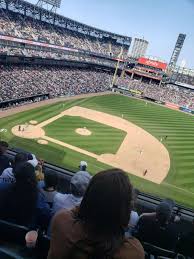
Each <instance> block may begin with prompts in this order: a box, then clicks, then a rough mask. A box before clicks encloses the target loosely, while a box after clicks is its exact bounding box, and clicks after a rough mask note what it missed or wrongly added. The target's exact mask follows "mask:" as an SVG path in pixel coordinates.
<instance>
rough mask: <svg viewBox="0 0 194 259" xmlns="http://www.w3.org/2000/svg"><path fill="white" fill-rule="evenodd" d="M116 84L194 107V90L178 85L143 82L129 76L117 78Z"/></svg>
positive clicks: (157, 98)
mask: <svg viewBox="0 0 194 259" xmlns="http://www.w3.org/2000/svg"><path fill="white" fill-rule="evenodd" d="M117 85H118V86H121V87H125V88H126V89H129V90H130V89H132V90H137V91H140V92H141V93H142V95H143V96H145V97H149V98H152V99H155V100H157V101H161V102H169V103H173V104H177V105H178V106H184V107H187V108H190V109H194V90H192V89H189V88H184V87H179V86H176V85H173V84H161V85H160V86H159V85H158V84H154V83H145V82H143V81H140V80H133V79H131V78H130V77H128V76H127V77H125V78H121V77H118V78H117Z"/></svg>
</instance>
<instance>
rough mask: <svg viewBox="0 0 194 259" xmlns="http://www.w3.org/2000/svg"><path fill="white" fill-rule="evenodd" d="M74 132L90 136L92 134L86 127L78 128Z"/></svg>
mask: <svg viewBox="0 0 194 259" xmlns="http://www.w3.org/2000/svg"><path fill="white" fill-rule="evenodd" d="M75 132H76V133H77V134H79V135H82V136H90V135H91V134H92V132H91V131H90V130H88V129H86V128H78V129H76V130H75Z"/></svg>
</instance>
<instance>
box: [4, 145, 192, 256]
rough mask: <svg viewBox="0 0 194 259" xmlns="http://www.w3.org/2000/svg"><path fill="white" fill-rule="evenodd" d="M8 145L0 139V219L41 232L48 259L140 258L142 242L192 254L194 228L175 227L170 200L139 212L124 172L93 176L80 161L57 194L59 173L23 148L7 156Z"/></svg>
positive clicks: (134, 195)
mask: <svg viewBox="0 0 194 259" xmlns="http://www.w3.org/2000/svg"><path fill="white" fill-rule="evenodd" d="M7 149H8V143H6V142H4V141H0V220H6V221H9V222H12V223H15V224H20V225H23V226H26V227H28V228H30V229H33V230H37V229H38V230H39V232H40V231H44V232H45V231H46V232H47V234H48V236H49V237H50V250H49V252H48V259H52V258H53V259H57V258H59V259H60V258H67V259H68V258H79V259H82V258H83V259H86V258H88V259H89V258H97V259H105V258H113V259H114V258H115V259H116V258H120V259H125V258H130V259H143V258H145V253H144V248H143V246H144V245H145V242H146V243H149V244H152V245H154V246H157V247H160V248H162V249H166V250H169V251H174V252H176V253H178V252H179V253H184V255H187V256H189V258H193V256H194V252H193V242H194V227H193V225H192V228H191V229H190V231H189V232H188V231H187V232H185V233H183V232H181V231H180V227H179V226H180V224H181V218H180V217H179V216H178V215H176V214H175V212H174V208H175V203H174V201H173V200H170V199H165V200H163V201H162V202H161V203H159V204H158V206H157V207H156V209H155V211H152V212H149V213H143V214H141V215H138V212H137V210H136V204H137V195H138V191H137V190H135V189H134V187H133V186H132V184H131V182H130V180H129V177H128V175H127V174H126V173H125V172H124V171H122V170H120V169H109V170H106V171H101V172H99V173H98V174H96V175H95V176H93V177H92V176H91V175H90V173H89V172H88V169H89V166H88V164H87V162H86V161H81V162H80V165H79V170H78V172H77V173H75V174H74V175H73V176H72V177H71V180H70V183H69V191H66V193H61V192H60V190H58V175H57V174H56V172H55V171H54V170H53V169H48V168H45V167H44V162H43V161H42V160H39V159H37V158H36V156H35V155H33V154H30V153H27V152H24V151H21V152H19V153H17V154H16V155H15V157H14V159H13V160H12V158H10V157H9V156H8V155H7V153H6V152H7ZM107 186H108V188H107Z"/></svg>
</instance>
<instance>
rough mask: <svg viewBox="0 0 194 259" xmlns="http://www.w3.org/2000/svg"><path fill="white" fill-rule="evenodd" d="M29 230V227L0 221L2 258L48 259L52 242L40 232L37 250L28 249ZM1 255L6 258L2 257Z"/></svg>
mask: <svg viewBox="0 0 194 259" xmlns="http://www.w3.org/2000/svg"><path fill="white" fill-rule="evenodd" d="M29 230H30V229H28V228H27V227H24V226H20V225H17V224H13V223H10V222H7V221H4V220H0V258H5V259H6V258H29V257H30V258H36V259H37V258H40V259H44V258H47V254H48V250H49V246H50V240H49V238H48V237H47V236H45V235H43V234H42V233H40V232H39V235H38V240H37V245H36V248H35V249H33V250H31V251H30V250H28V249H26V244H25V235H26V233H27V232H28V231H29ZM1 253H4V254H5V257H3V256H2V257H1ZM6 256H8V257H6ZM9 256H11V257H9Z"/></svg>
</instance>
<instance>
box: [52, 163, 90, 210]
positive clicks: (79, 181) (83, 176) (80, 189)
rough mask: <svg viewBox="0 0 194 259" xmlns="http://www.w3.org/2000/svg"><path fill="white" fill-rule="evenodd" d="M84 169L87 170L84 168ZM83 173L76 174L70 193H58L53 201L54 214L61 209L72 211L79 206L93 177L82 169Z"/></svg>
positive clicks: (71, 182) (71, 183)
mask: <svg viewBox="0 0 194 259" xmlns="http://www.w3.org/2000/svg"><path fill="white" fill-rule="evenodd" d="M84 168H86V167H85V166H84ZM80 169H81V171H79V172H77V173H75V174H74V176H73V177H72V178H71V181H70V193H68V194H62V193H57V194H56V195H55V197H54V201H53V208H52V210H53V214H55V213H56V212H57V211H58V210H60V209H67V210H71V209H72V208H74V207H76V206H79V204H80V203H81V201H82V198H83V196H84V193H85V191H86V189H87V187H88V184H89V182H90V180H91V178H92V177H91V175H90V174H89V173H88V172H86V171H84V170H83V168H80Z"/></svg>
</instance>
